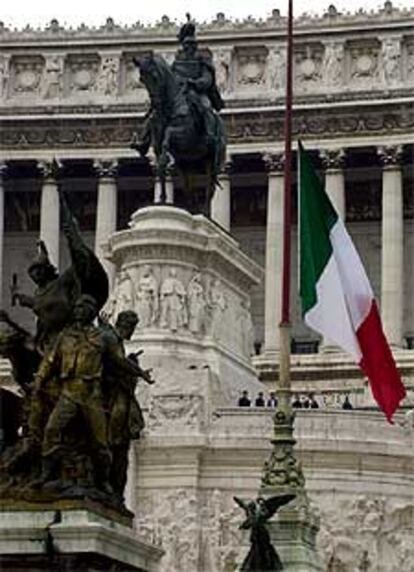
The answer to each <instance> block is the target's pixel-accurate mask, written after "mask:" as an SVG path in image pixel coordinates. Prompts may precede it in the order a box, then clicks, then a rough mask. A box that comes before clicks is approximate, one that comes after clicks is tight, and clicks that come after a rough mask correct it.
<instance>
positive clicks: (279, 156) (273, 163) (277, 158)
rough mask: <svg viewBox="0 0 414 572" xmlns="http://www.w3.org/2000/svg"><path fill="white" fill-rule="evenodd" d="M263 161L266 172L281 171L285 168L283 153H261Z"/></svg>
mask: <svg viewBox="0 0 414 572" xmlns="http://www.w3.org/2000/svg"><path fill="white" fill-rule="evenodd" d="M263 162H264V164H265V168H266V171H267V172H268V173H274V172H275V173H282V172H283V170H284V168H285V156H284V153H263Z"/></svg>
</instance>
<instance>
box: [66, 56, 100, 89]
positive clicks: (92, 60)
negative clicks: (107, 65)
mask: <svg viewBox="0 0 414 572" xmlns="http://www.w3.org/2000/svg"><path fill="white" fill-rule="evenodd" d="M100 67H101V61H100V57H99V55H98V54H94V53H90V54H70V55H69V56H68V58H67V60H66V70H65V74H66V81H67V89H68V93H69V94H70V95H75V96H76V95H82V94H91V93H93V91H94V90H95V89H96V80H97V77H98V73H99V70H100Z"/></svg>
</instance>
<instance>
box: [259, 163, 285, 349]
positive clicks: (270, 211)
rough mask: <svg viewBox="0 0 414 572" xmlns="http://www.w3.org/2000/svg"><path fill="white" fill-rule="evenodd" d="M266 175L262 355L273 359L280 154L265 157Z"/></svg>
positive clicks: (281, 180) (280, 225) (278, 304)
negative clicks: (263, 340) (263, 335)
mask: <svg viewBox="0 0 414 572" xmlns="http://www.w3.org/2000/svg"><path fill="white" fill-rule="evenodd" d="M263 160H264V162H265V165H266V169H267V172H268V191H267V221H266V276H265V342H264V353H265V354H267V355H268V356H269V357H271V356H272V355H273V356H275V354H276V352H277V351H278V350H279V322H280V318H281V292H282V258H283V204H284V201H283V184H284V177H283V167H284V161H283V155H282V154H265V155H264V156H263Z"/></svg>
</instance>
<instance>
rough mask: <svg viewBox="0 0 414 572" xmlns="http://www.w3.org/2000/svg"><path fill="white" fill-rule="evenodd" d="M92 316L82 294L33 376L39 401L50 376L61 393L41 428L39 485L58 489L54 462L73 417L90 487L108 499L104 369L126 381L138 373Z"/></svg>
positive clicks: (92, 306) (90, 302)
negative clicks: (83, 443)
mask: <svg viewBox="0 0 414 572" xmlns="http://www.w3.org/2000/svg"><path fill="white" fill-rule="evenodd" d="M97 312H98V304H97V302H96V300H95V299H94V298H93V297H92V296H90V295H88V294H83V295H81V296H80V298H79V299H78V300H77V301H76V303H75V306H74V309H73V323H72V324H71V325H70V326H68V327H66V328H65V329H64V330H63V331H62V332H61V333H60V334H59V336H58V337H57V339H56V343H55V346H54V348H53V350H51V351H50V352H49V353H48V354H47V355H46V356H45V358H44V359H43V361H42V363H41V365H40V367H39V370H38V372H37V373H36V375H35V394H37V395H38V396H39V397H41V392H42V387H43V385H44V383H45V382H47V381H48V380H49V379H50V378H53V377H55V378H56V379H57V380H58V381H59V383H60V395H59V397H58V400H57V403H56V405H55V407H54V409H53V411H52V413H51V415H50V417H49V419H48V421H47V424H46V427H45V430H44V437H43V443H42V460H43V467H42V475H41V478H40V482H39V484H41V485H44V484H46V483H48V482H50V481H52V482H53V481H56V487H57V488H59V487H60V486H62V482H59V481H61V480H60V479H59V464H60V461H61V460H62V451H64V449H65V448H64V446H63V443H64V437H65V433H66V432H67V431H68V430H69V428H70V427H71V426H72V429H74V428H75V426H74V422H75V421H76V419H78V420H79V421H80V426H81V427H83V432H85V430H86V433H87V441H88V446H89V448H90V449H89V450H90V457H91V462H92V465H93V478H94V483H93V485H94V486H95V487H96V488H97V489H98V490H99V491H101V492H103V493H106V494H109V495H110V494H112V493H113V489H112V487H111V485H110V482H109V481H110V469H111V452H110V448H109V442H108V431H107V418H106V414H105V407H104V396H103V376H104V367H105V364H108V366H109V367H113V368H114V369H116V370H117V371H118V375H119V376H127V377H128V376H136V375H138V374H139V371H138V369H137V367H136V366H135V364H133V363H132V362H131V361H130V360H128V359H126V358H125V357H123V356H122V355H119V350H118V348H117V347H116V346H115V345H114V344H112V343H111V342H110V341H109V340H108V337H106V336H103V335H102V332H101V330H100V329H99V328H97V327H96V326H94V325H93V321H94V319H95V318H96V316H97Z"/></svg>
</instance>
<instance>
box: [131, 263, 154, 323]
mask: <svg viewBox="0 0 414 572" xmlns="http://www.w3.org/2000/svg"><path fill="white" fill-rule="evenodd" d="M158 289H159V288H158V282H157V279H156V278H155V276H154V273H153V270H152V268H151V266H149V265H146V266H144V268H143V270H142V274H141V276H140V278H139V279H138V283H137V288H136V291H135V297H136V311H137V313H138V316H139V324H138V327H139V328H150V327H151V326H153V325H154V324H156V322H157V320H158V317H159V291H158Z"/></svg>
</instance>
